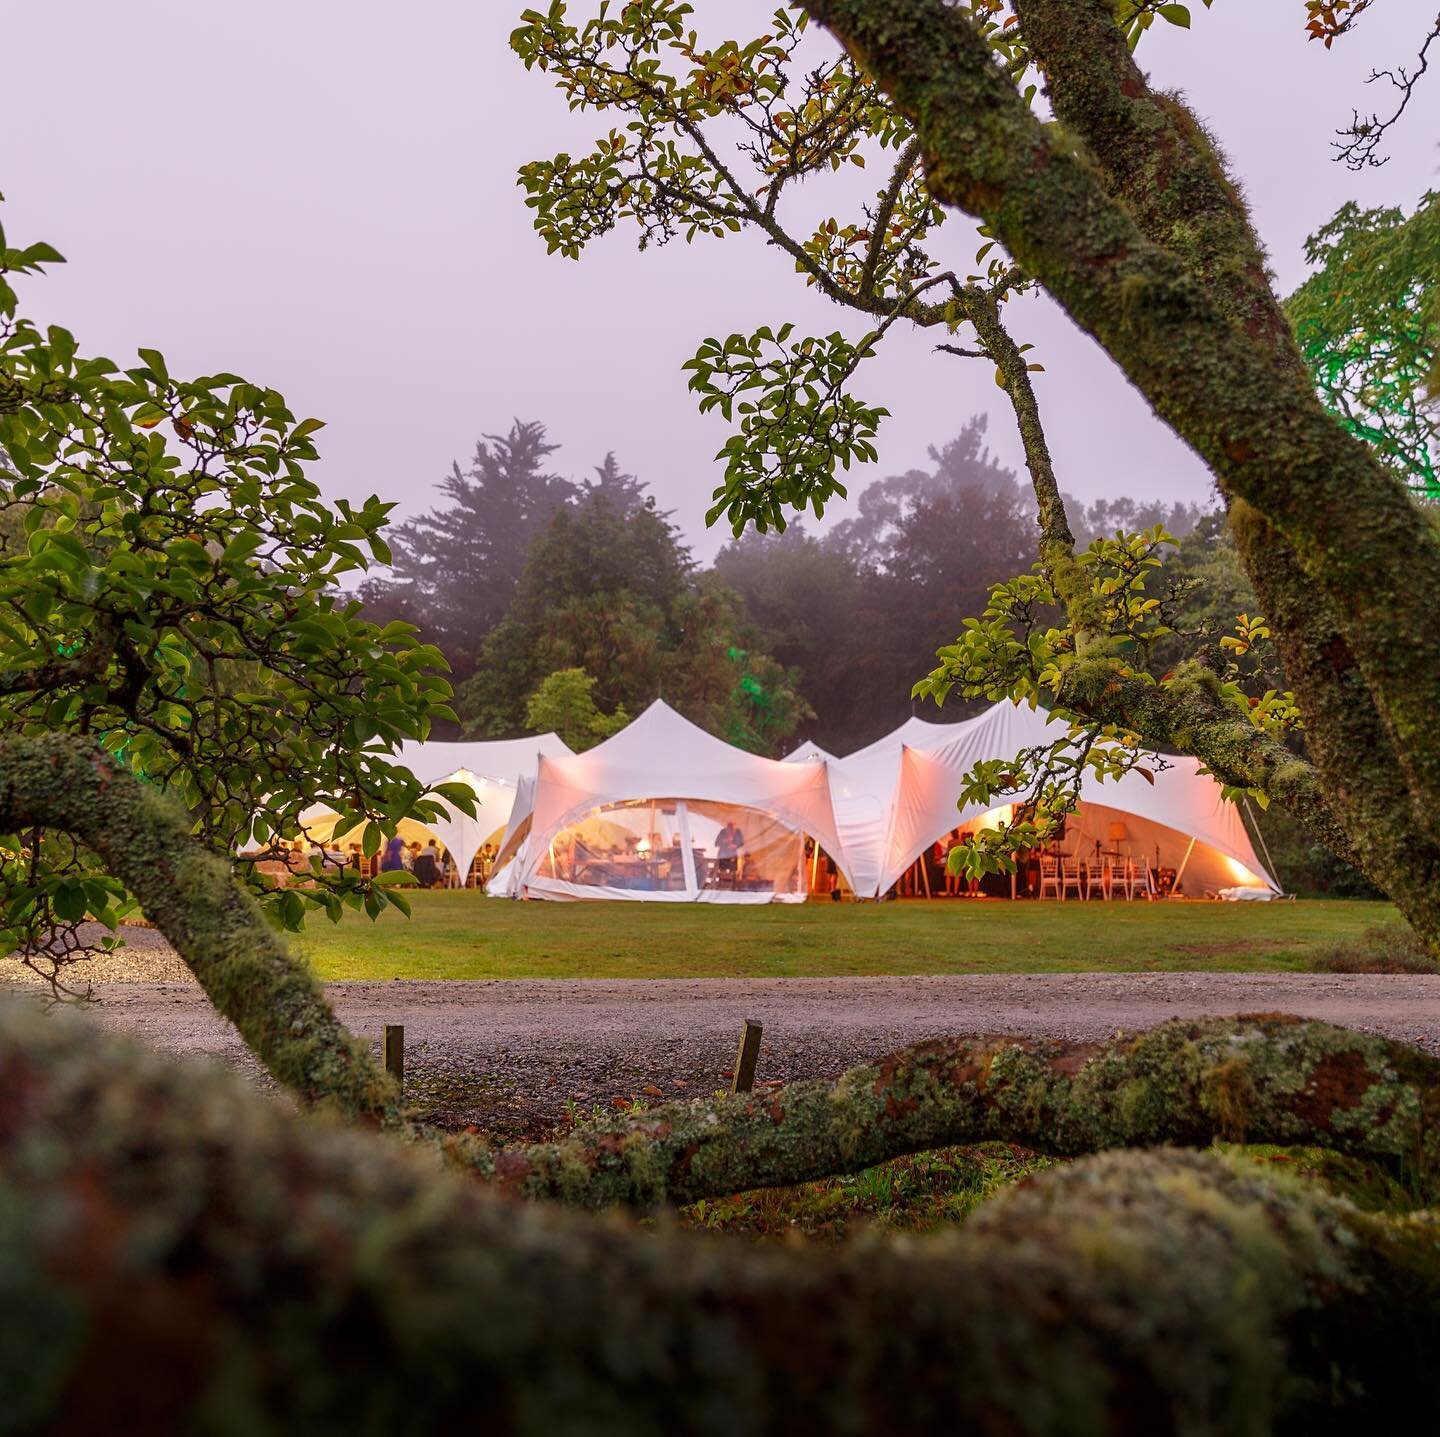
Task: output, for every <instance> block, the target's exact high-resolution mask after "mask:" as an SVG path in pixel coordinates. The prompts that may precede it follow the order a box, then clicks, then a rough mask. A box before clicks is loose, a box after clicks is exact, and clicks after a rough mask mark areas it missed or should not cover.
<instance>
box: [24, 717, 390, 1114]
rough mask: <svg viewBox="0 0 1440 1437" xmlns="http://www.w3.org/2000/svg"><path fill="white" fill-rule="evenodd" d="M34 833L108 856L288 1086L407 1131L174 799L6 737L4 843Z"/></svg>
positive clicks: (372, 1073) (347, 1038) (102, 755)
mask: <svg viewBox="0 0 1440 1437" xmlns="http://www.w3.org/2000/svg"><path fill="white" fill-rule="evenodd" d="M35 825H39V826H43V827H46V828H53V829H62V830H64V831H65V832H67V833H69V834H71V835H72V836H73V837H75V838H77V839H79V840H80V842H82V843H83V844H85V845H86V847H88V848H90V849H91V850H92V851H93V852H94V853H95V854H97V855H98V856H99V858H100V859H101V860H102V861H103V863H104V865H105V868H106V871H107V872H109V873H111V874H113V875H114V876H115V877H116V878H118V879H120V881H121V882H123V883H124V884H125V886H126V888H128V889H129V890H130V892H131V893H132V894H133V895H134V897H135V899H136V900H137V901H138V902H139V904H140V907H141V909H142V910H143V911H144V913H145V915H146V917H148V918H149V919H150V921H151V922H153V923H154V924H155V926H156V927H157V928H159V929H160V931H161V932H162V933H163V934H164V935H165V937H166V938H167V939H168V940H169V941H170V943H171V944H172V946H173V947H174V948H175V951H176V952H177V953H178V954H179V955H180V957H181V958H183V959H184V960H185V962H186V963H187V964H188V965H189V967H190V970H191V972H193V973H194V974H195V977H196V979H197V980H198V981H199V983H200V986H201V987H202V988H203V989H204V990H205V993H206V995H207V996H208V997H209V999H210V1001H211V1002H212V1003H214V1005H215V1007H216V1008H217V1009H218V1010H219V1012H221V1013H222V1014H224V1016H225V1017H226V1018H228V1019H229V1020H230V1021H231V1022H232V1023H234V1025H235V1026H236V1028H238V1029H239V1031H240V1036H241V1037H242V1038H244V1040H245V1042H246V1043H247V1044H248V1045H249V1047H250V1050H251V1051H252V1052H253V1053H254V1054H255V1056H256V1057H257V1058H259V1059H260V1061H261V1062H262V1063H263V1064H264V1065H265V1067H266V1068H267V1069H268V1070H269V1072H270V1074H271V1076H272V1077H274V1078H275V1080H276V1081H277V1082H279V1083H281V1084H282V1085H284V1086H285V1087H287V1088H289V1089H290V1090H291V1091H292V1092H294V1093H296V1094H297V1095H298V1096H299V1097H300V1098H301V1099H302V1100H303V1101H305V1102H307V1103H311V1104H323V1105H324V1106H326V1107H328V1108H332V1109H334V1110H335V1111H337V1112H338V1113H340V1114H342V1115H344V1116H346V1117H349V1118H355V1119H359V1120H361V1121H365V1122H370V1123H392V1124H393V1123H395V1122H397V1121H398V1106H399V1093H398V1091H397V1089H396V1087H395V1084H394V1083H393V1082H392V1081H391V1079H390V1078H389V1077H388V1076H387V1075H386V1074H385V1073H383V1072H382V1071H381V1070H380V1069H379V1067H378V1066H377V1065H376V1064H375V1062H374V1061H373V1059H372V1058H371V1057H370V1054H369V1052H368V1050H367V1049H366V1048H365V1047H364V1046H363V1045H362V1044H361V1043H359V1042H357V1040H356V1039H355V1038H353V1037H352V1036H351V1035H350V1033H349V1032H348V1031H347V1030H346V1029H345V1028H344V1026H343V1025H342V1024H341V1023H340V1022H339V1020H338V1019H337V1018H336V1017H335V1015H334V1013H333V1012H332V1011H331V1009H330V1005H329V1004H328V1003H327V1002H326V1001H325V995H324V994H323V993H322V992H321V989H320V985H319V984H318V983H317V982H316V981H315V980H314V979H313V978H312V977H311V976H310V974H309V973H308V972H307V971H306V970H305V968H304V967H303V966H302V965H301V964H299V963H297V962H296V961H295V959H294V958H293V957H291V955H290V954H289V952H288V951H287V950H286V947H285V944H284V941H283V940H282V939H281V938H280V936H279V934H278V933H276V932H275V931H274V930H273V929H271V928H270V927H269V926H268V925H267V924H266V922H265V920H264V918H263V917H262V916H261V914H260V911H259V909H258V908H256V906H255V904H254V902H253V901H252V900H251V898H250V897H249V895H248V894H246V893H245V892H244V890H243V889H242V888H241V887H240V885H239V884H238V883H237V882H236V881H235V879H234V877H233V876H232V874H231V873H230V870H229V866H228V865H227V864H226V863H225V861H224V860H223V859H221V858H219V857H217V856H216V855H215V854H213V853H210V852H209V851H208V850H206V849H205V848H204V847H203V846H202V845H201V844H200V843H199V842H198V841H197V840H196V838H195V837H194V835H193V834H192V833H191V831H190V824H189V822H188V820H187V818H186V816H185V814H184V811H183V810H182V809H181V808H180V806H179V805H178V804H177V803H175V802H174V801H173V799H171V798H169V797H167V796H166V795H165V794H163V793H160V792H158V791H156V790H155V789H152V788H148V787H146V785H145V784H143V783H141V782H140V781H139V780H138V779H137V778H135V776H134V775H133V774H131V773H129V772H128V771H127V770H126V769H124V768H123V767H121V766H120V765H118V764H117V763H116V762H115V761H114V759H113V758H112V757H111V755H109V754H107V753H106V752H105V751H104V750H103V749H101V748H100V747H99V745H97V744H95V743H93V742H91V741H89V740H87V739H83V738H77V737H72V736H68V735H65V734H52V735H48V736H46V737H41V738H3V737H0V833H10V832H15V831H17V830H20V829H24V828H28V827H31V826H35Z"/></svg>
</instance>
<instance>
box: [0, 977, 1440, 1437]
mask: <svg viewBox="0 0 1440 1437" xmlns="http://www.w3.org/2000/svg"><path fill="white" fill-rule="evenodd" d="M0 1091H3V1092H4V1093H5V1094H6V1102H5V1104H4V1106H3V1108H0V1313H4V1314H6V1317H5V1318H3V1319H0V1322H3V1331H4V1341H3V1342H0V1391H3V1392H4V1394H5V1411H4V1419H5V1422H6V1425H7V1427H8V1428H9V1429H10V1430H20V1431H34V1430H49V1431H62V1430H63V1431H66V1432H72V1433H85V1432H92V1431H93V1432H100V1431H105V1432H109V1431H113V1430H114V1427H115V1424H116V1422H117V1414H122V1415H123V1422H124V1423H125V1425H128V1426H129V1427H131V1428H132V1429H135V1430H147V1431H182V1430H183V1431H196V1432H210V1433H242V1432H243V1433H246V1434H251V1433H259V1432H297V1433H299V1432H304V1433H307V1434H313V1433H317V1432H329V1431H336V1432H339V1431H346V1432H353V1431H357V1430H359V1431H366V1432H371V1431H373V1432H380V1431H392V1430H401V1431H412V1432H420V1431H436V1430H443V1429H444V1428H446V1427H451V1426H453V1427H458V1428H464V1429H467V1430H468V1429H470V1428H474V1427H477V1426H483V1427H486V1428H493V1429H495V1430H500V1431H507V1432H517V1433H529V1432H534V1433H546V1434H549V1433H555V1432H612V1431H614V1432H620V1431H623V1432H626V1433H657V1434H658V1433H666V1434H670V1433H678V1432H704V1433H710V1432H714V1433H727V1434H728V1433H731V1432H734V1431H736V1430H743V1431H753V1432H794V1431H827V1432H840V1433H844V1432H850V1433H870V1432H881V1431H885V1432H898V1431H904V1432H922V1431H941V1430H944V1431H953V1430H955V1429H956V1428H968V1429H971V1430H977V1431H980V1432H989V1433H1001V1432H1004V1433H1009V1434H1033V1437H1048V1434H1079V1433H1097V1434H1098V1433H1117V1432H1133V1433H1137V1434H1139V1433H1143V1434H1145V1437H1154V1434H1157V1433H1166V1432H1183V1433H1186V1434H1190V1437H1203V1434H1210V1433H1215V1434H1220V1433H1223V1434H1226V1437H1233V1434H1236V1433H1256V1434H1259V1433H1265V1432H1270V1431H1286V1430H1288V1431H1296V1432H1300V1431H1304V1432H1307V1433H1314V1432H1322V1431H1331V1430H1356V1426H1355V1424H1360V1425H1361V1426H1363V1427H1364V1429H1365V1430H1372V1431H1375V1430H1397V1428H1398V1427H1399V1425H1400V1423H1401V1422H1402V1421H1403V1420H1405V1418H1406V1417H1407V1416H1408V1415H1413V1414H1414V1413H1415V1412H1417V1411H1420V1410H1424V1409H1425V1408H1426V1407H1427V1406H1429V1405H1433V1404H1434V1402H1435V1401H1436V1400H1437V1398H1440V1392H1437V1390H1436V1388H1437V1381H1440V1378H1437V1369H1436V1367H1435V1364H1434V1363H1433V1362H1432V1361H1431V1360H1430V1355H1431V1353H1432V1352H1433V1347H1434V1344H1435V1342H1436V1341H1437V1339H1440V1279H1437V1273H1440V1263H1437V1241H1436V1227H1435V1226H1434V1224H1433V1223H1432V1222H1431V1220H1430V1219H1428V1218H1425V1217H1420V1218H1405V1219H1386V1218H1381V1217H1377V1216H1374V1215H1370V1214H1362V1213H1359V1212H1358V1211H1356V1210H1355V1209H1353V1208H1351V1207H1350V1206H1348V1205H1347V1204H1345V1203H1344V1202H1342V1201H1339V1200H1337V1199H1334V1198H1331V1197H1328V1196H1326V1195H1324V1194H1323V1193H1321V1192H1320V1191H1319V1190H1318V1189H1313V1188H1308V1187H1302V1186H1299V1185H1293V1186H1292V1185H1281V1184H1277V1183H1276V1182H1274V1181H1273V1180H1270V1179H1267V1178H1264V1177H1261V1176H1259V1175H1257V1174H1256V1172H1255V1169H1254V1167H1253V1165H1250V1166H1249V1167H1248V1169H1247V1168H1246V1166H1245V1165H1243V1164H1242V1165H1239V1166H1238V1167H1237V1168H1231V1167H1230V1166H1228V1165H1227V1164H1226V1163H1225V1162H1224V1161H1223V1160H1221V1159H1220V1158H1218V1157H1216V1156H1214V1155H1202V1154H1188V1155H1186V1154H1177V1153H1171V1152H1159V1153H1153V1154H1115V1155H1110V1156H1106V1157H1103V1158H1099V1159H1093V1160H1088V1161H1085V1162H1081V1163H1077V1164H1075V1165H1073V1166H1071V1167H1068V1168H1062V1169H1057V1170H1055V1171H1053V1172H1051V1173H1047V1174H1044V1175H1042V1176H1040V1177H1038V1178H1036V1179H1034V1180H1032V1181H1030V1182H1028V1183H1026V1184H1025V1185H1024V1186H1023V1188H1022V1189H1021V1190H1018V1191H1013V1192H1011V1193H1009V1194H1008V1195H1005V1196H1003V1197H1001V1198H999V1199H997V1200H995V1201H994V1202H993V1203H991V1204H990V1205H988V1206H986V1207H984V1208H982V1209H981V1210H980V1212H979V1214H977V1216H976V1217H975V1218H974V1219H972V1221H971V1223H970V1224H969V1225H968V1226H967V1227H966V1228H964V1229H962V1230H961V1231H959V1232H958V1233H953V1234H947V1235H944V1236H941V1237H938V1238H935V1239H931V1240H924V1241H916V1240H910V1241H907V1242H899V1243H885V1242H879V1241H870V1242H862V1243H859V1244H853V1245H849V1246H847V1247H844V1248H841V1249H839V1250H836V1251H831V1252H817V1251H815V1250H813V1249H810V1250H806V1251H804V1252H799V1253H796V1252H787V1251H784V1250H780V1249H776V1248H766V1249H756V1248H753V1247H749V1246H744V1245H740V1244H736V1243H734V1242H727V1241H725V1240H721V1239H714V1238H710V1239H707V1238H705V1237H702V1236H696V1235H693V1234H685V1233H680V1232H677V1231H676V1230H675V1229H673V1228H672V1227H670V1226H668V1225H661V1226H660V1227H658V1228H650V1229H645V1228H639V1227H636V1226H634V1225H631V1224H629V1223H626V1222H622V1221H619V1220H616V1219H605V1220H601V1219H596V1218H593V1217H591V1216H589V1215H586V1214H579V1213H565V1212H561V1211H557V1210H553V1209H549V1208H547V1207H545V1206H543V1205H531V1204H517V1203H513V1202H509V1201H506V1200H504V1199H502V1198H500V1197H497V1196H495V1195H493V1194H485V1193H483V1192H481V1191H479V1190H477V1188H476V1187H475V1185H474V1184H470V1183H463V1182H460V1181H458V1180H456V1179H454V1178H447V1177H445V1176H444V1175H442V1174H438V1173H437V1172H436V1171H435V1170H434V1167H433V1164H428V1163H426V1162H424V1161H422V1160H421V1159H420V1158H419V1157H418V1156H417V1155H416V1154H414V1153H407V1152H405V1151H403V1150H402V1149H400V1148H399V1147H398V1146H397V1145H396V1144H394V1143H393V1142H389V1141H386V1140H384V1139H383V1138H380V1137H376V1136H374V1135H369V1134H365V1133H363V1132H359V1131H357V1130H354V1129H348V1130H345V1129H340V1128H336V1127H331V1126H326V1125H320V1124H317V1123H315V1122H314V1121H313V1120H310V1119H301V1118H296V1117H294V1116H291V1115H290V1114H288V1113H286V1112H285V1111H284V1110H283V1109H281V1108H280V1107H279V1106H278V1105H276V1104H274V1103H270V1102H267V1101H265V1100H263V1099H261V1098H260V1097H258V1096H257V1095H255V1094H254V1093H253V1092H251V1091H248V1090H247V1089H246V1088H245V1087H244V1086H243V1084H242V1083H241V1081H240V1080H239V1079H237V1078H235V1077H234V1076H232V1075H230V1074H226V1073H223V1072H219V1071H215V1070H207V1069H196V1068H190V1067H186V1066H183V1065H180V1064H175V1063H169V1062H165V1061H164V1060H162V1059H160V1058H159V1057H157V1056H156V1055H153V1054H151V1053H148V1052H145V1051H143V1050H140V1049H138V1048H135V1047H133V1046H132V1045H130V1044H128V1043H125V1042H123V1041H122V1040H119V1039H116V1038H113V1037H109V1036H104V1035H100V1034H97V1033H96V1032H95V1031H94V1029H93V1028H92V1027H90V1026H88V1025H86V1024H84V1023H83V1022H81V1021H80V1020H78V1019H75V1018H73V1017H69V1015H60V1016H59V1017H58V1018H52V1019H49V1020H46V1019H45V1018H43V1017H42V1016H41V1015H40V1014H39V1013H38V1012H35V1011H33V1008H31V1007H30V1006H29V1005H22V1004H21V1003H19V1002H15V1001H10V1002H6V1003H3V1004H0Z"/></svg>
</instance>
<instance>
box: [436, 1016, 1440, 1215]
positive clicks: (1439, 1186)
mask: <svg viewBox="0 0 1440 1437" xmlns="http://www.w3.org/2000/svg"><path fill="white" fill-rule="evenodd" d="M1216 1139H1222V1140H1228V1141H1246V1142H1259V1143H1278V1144H1282V1145H1297V1144H1298V1145H1313V1146H1318V1147H1325V1148H1333V1149H1336V1150H1338V1151H1340V1152H1345V1153H1349V1154H1352V1155H1354V1156H1356V1157H1360V1158H1364V1159H1366V1160H1368V1161H1371V1162H1375V1163H1379V1164H1383V1165H1385V1166H1387V1167H1388V1168H1389V1169H1390V1170H1391V1171H1393V1172H1396V1173H1397V1174H1401V1173H1403V1175H1404V1176H1405V1178H1406V1179H1407V1181H1410V1182H1413V1183H1415V1184H1418V1185H1419V1187H1420V1188H1421V1189H1422V1190H1423V1191H1425V1192H1426V1193H1433V1194H1435V1196H1436V1197H1437V1198H1440V1060H1437V1059H1435V1058H1432V1057H1430V1056H1428V1055H1427V1054H1425V1053H1422V1052H1419V1051H1417V1050H1416V1049H1414V1048H1410V1047H1408V1046H1406V1045H1404V1044H1401V1043H1393V1042H1390V1041H1388V1040H1386V1039H1384V1038H1378V1037H1374V1036H1372V1035H1370V1034H1365V1033H1355V1032H1351V1031H1350V1030H1349V1029H1345V1028H1334V1027H1331V1026H1330V1025H1329V1024H1326V1023H1308V1022H1301V1021H1300V1020H1299V1019H1296V1018H1287V1017H1283V1016H1274V1015H1272V1016H1260V1017H1248V1018H1212V1019H1206V1020H1203V1021H1200V1022H1188V1021H1181V1020H1178V1019H1177V1020H1174V1021H1172V1022H1170V1023H1166V1024H1163V1025H1161V1026H1160V1027H1158V1028H1155V1029H1152V1030H1151V1031H1149V1032H1146V1033H1142V1034H1138V1035H1137V1034H1121V1035H1119V1036H1117V1037H1116V1038H1114V1039H1113V1040H1111V1041H1110V1042H1108V1043H1104V1044H1073V1043H1054V1042H1020V1041H1018V1040H1014V1039H988V1040H979V1039H976V1040H970V1039H960V1038H948V1039H939V1040H934V1041H931V1042H926V1043H920V1044H918V1045H916V1046H915V1047H912V1048H907V1049H905V1050H904V1051H902V1052H899V1053H896V1054H894V1055H893V1056H891V1057H890V1058H887V1059H885V1060H884V1061H883V1062H880V1063H873V1064H867V1065H865V1066H863V1067H859V1068H854V1069H852V1070H851V1071H850V1072H848V1073H846V1074H845V1075H844V1076H843V1077H842V1078H840V1079H839V1080H838V1081H837V1082H835V1083H826V1082H819V1081H809V1082H798V1083H790V1084H787V1085H786V1086H785V1087H782V1088H779V1089H776V1090H774V1091H772V1092H769V1093H749V1094H739V1095H735V1096H727V1097H723V1098H718V1099H714V1100H707V1101H698V1102H691V1103H671V1104H667V1105H665V1106H663V1107H658V1108H653V1109H651V1110H649V1111H648V1112H645V1113H643V1114H639V1115H637V1116H635V1117H629V1118H615V1119H613V1120H610V1121H605V1122H599V1123H595V1124H587V1125H585V1126H583V1127H580V1128H577V1129H576V1130H575V1131H574V1132H573V1133H571V1134H569V1135H568V1136H567V1137H566V1138H564V1139H563V1140H561V1141H559V1142H554V1143H542V1144H537V1145H535V1146H533V1147H527V1148H499V1149H491V1148H487V1147H486V1146H485V1145H483V1144H482V1143H477V1142H476V1141H475V1140H473V1139H468V1138H464V1137H461V1138H453V1139H450V1140H448V1141H447V1143H446V1147H447V1151H448V1153H449V1155H450V1157H451V1158H452V1160H453V1161H455V1162H456V1163H458V1164H460V1165H461V1166H463V1167H466V1168H468V1169H469V1170H470V1171H472V1172H474V1173H475V1174H476V1175H478V1176H480V1177H481V1178H483V1179H485V1180H486V1181H487V1182H489V1183H492V1184H494V1185H496V1186H498V1187H500V1188H501V1189H503V1190H505V1191H507V1192H512V1193H519V1194H523V1195H525V1196H527V1197H544V1198H551V1199H558V1200H559V1201H562V1202H566V1203H569V1204H572V1205H576V1206H581V1207H591V1208H601V1207H607V1206H612V1205H631V1206H640V1207H649V1206H654V1205H657V1204H660V1203H674V1204H683V1203H689V1202H695V1201H697V1200H698V1199H700V1198H713V1197H722V1196H725V1195H726V1194H729V1193H734V1192H740V1191H743V1190H745V1189H747V1188H756V1187H777V1186H785V1185H791V1184H794V1183H799V1182H806V1181H809V1180H811V1179H814V1178H821V1177H826V1176H828V1175H830V1174H833V1173H844V1172H858V1171H859V1170H861V1169H862V1168H867V1167H871V1166H873V1165H874V1164H876V1163H879V1162H884V1161H885V1160H886V1159H889V1158H894V1157H899V1156H901V1155H902V1154H905V1153H914V1152H922V1151H925V1150H927V1149H931V1148H937V1147H944V1146H948V1145H951V1144H957V1143H977V1142H985V1141H990V1140H999V1141H1004V1142H1012V1143H1019V1144H1022V1145H1023V1146H1025V1147H1028V1148H1033V1149H1035V1150H1036V1151H1039V1152H1043V1153H1053V1154H1056V1155H1059V1156H1063V1157H1075V1156H1078V1155H1079V1154H1082V1153H1093V1152H1100V1151H1103V1150H1106V1149H1110V1148H1126V1147H1130V1148H1136V1147H1154V1146H1158V1145H1160V1144H1170V1145H1173V1146H1181V1147H1205V1146H1207V1145H1208V1144H1210V1143H1211V1142H1214V1141H1215V1140H1216Z"/></svg>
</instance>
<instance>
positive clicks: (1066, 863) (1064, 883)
mask: <svg viewBox="0 0 1440 1437" xmlns="http://www.w3.org/2000/svg"><path fill="white" fill-rule="evenodd" d="M1070 888H1073V889H1074V890H1075V896H1076V898H1084V896H1085V889H1084V887H1083V886H1082V884H1081V881H1080V860H1079V859H1078V858H1062V859H1061V860H1060V897H1061V898H1064V897H1065V892H1066V890H1067V889H1070Z"/></svg>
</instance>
